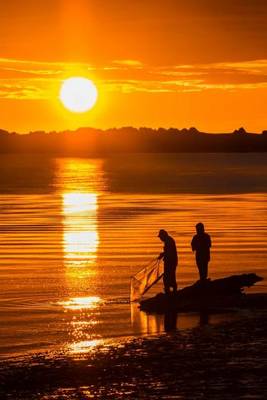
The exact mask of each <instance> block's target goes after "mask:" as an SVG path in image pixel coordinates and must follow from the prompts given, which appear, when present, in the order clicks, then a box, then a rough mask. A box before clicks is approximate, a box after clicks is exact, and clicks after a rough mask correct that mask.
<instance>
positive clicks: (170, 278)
mask: <svg viewBox="0 0 267 400" xmlns="http://www.w3.org/2000/svg"><path fill="white" fill-rule="evenodd" d="M158 237H159V238H160V240H161V241H162V242H163V243H164V248H163V252H162V253H160V255H159V257H158V259H159V260H160V259H162V258H163V261H164V274H163V283H164V290H165V293H166V294H169V293H170V288H172V289H173V292H176V291H177V283H176V267H177V263H178V256H177V250H176V244H175V241H174V239H173V238H172V237H171V236H170V235H168V232H166V231H165V230H164V229H161V230H160V231H159V234H158Z"/></svg>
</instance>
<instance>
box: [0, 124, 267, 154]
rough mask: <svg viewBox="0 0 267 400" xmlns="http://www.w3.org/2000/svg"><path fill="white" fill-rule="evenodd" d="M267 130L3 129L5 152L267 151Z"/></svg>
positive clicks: (1, 146)
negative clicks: (258, 131) (30, 130)
mask: <svg viewBox="0 0 267 400" xmlns="http://www.w3.org/2000/svg"><path fill="white" fill-rule="evenodd" d="M266 151H267V130H265V131H263V132H262V133H261V134H256V133H248V132H246V131H245V129H244V128H240V129H238V130H235V131H234V132H232V133H217V134H211V133H205V132H199V131H198V130H197V129H196V128H190V129H185V128H184V129H181V130H179V129H176V128H168V129H165V128H158V129H153V128H145V127H143V128H133V127H123V128H112V129H107V130H101V129H96V128H79V129H77V130H76V131H63V132H49V133H46V132H44V131H36V132H30V133H28V134H24V135H22V134H18V133H15V132H12V133H9V132H7V131H5V130H0V152H1V153H43V154H53V155H108V154H112V153H181V152H194V153H195V152H266Z"/></svg>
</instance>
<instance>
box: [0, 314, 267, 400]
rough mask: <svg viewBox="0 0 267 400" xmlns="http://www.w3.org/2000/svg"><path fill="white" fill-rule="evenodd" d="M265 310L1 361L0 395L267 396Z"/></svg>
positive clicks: (40, 398) (43, 399) (26, 399)
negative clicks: (71, 351) (86, 349)
mask: <svg viewBox="0 0 267 400" xmlns="http://www.w3.org/2000/svg"><path fill="white" fill-rule="evenodd" d="M266 328H267V313H266V311H263V310H262V311H259V312H256V313H250V314H243V315H242V317H241V318H240V319H239V320H236V321H232V322H227V323H223V324H219V325H213V326H210V325H206V326H202V327H198V328H195V329H193V330H187V331H181V332H179V331H176V332H171V333H168V334H163V335H160V336H156V337H148V338H138V339H129V340H127V341H125V342H121V343H120V344H117V345H116V346H114V345H106V346H100V347H98V348H95V349H94V351H92V352H91V353H87V354H81V355H79V356H78V355H77V356H76V357H75V358H73V357H70V356H69V355H68V354H66V353H62V352H58V353H42V354H37V355H35V356H31V357H28V358H22V359H19V358H17V359H13V360H8V361H2V362H1V364H0V376H1V378H0V379H1V382H0V383H1V385H0V387H1V389H0V395H1V399H12V400H16V399H23V400H32V399H34V400H35V399H37V400H48V399H49V400H50V399H53V400H63V399H66V400H67V399H79V400H81V399H83V400H86V399H212V400H214V399H266V397H267V382H266V369H267V357H266V355H267V352H266V350H267V339H266Z"/></svg>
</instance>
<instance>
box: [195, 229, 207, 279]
mask: <svg viewBox="0 0 267 400" xmlns="http://www.w3.org/2000/svg"><path fill="white" fill-rule="evenodd" d="M196 231H197V234H196V235H195V236H194V237H193V239H192V242H191V247H192V251H193V252H194V251H195V252H196V263H197V267H198V271H199V277H200V281H204V280H205V279H207V277H208V263H209V261H210V248H211V239H210V235H208V234H207V233H206V232H205V228H204V224H202V222H199V223H198V224H196Z"/></svg>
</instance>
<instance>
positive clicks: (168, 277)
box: [158, 222, 211, 294]
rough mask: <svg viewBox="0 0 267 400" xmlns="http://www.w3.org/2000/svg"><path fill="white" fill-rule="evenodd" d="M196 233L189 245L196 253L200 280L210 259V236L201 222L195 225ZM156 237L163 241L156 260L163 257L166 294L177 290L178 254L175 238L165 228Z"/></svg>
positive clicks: (203, 276) (205, 276)
mask: <svg viewBox="0 0 267 400" xmlns="http://www.w3.org/2000/svg"><path fill="white" fill-rule="evenodd" d="M196 232H197V233H196V235H194V236H193V239H192V242H191V247H192V251H193V252H195V255H196V264H197V267H198V271H199V278H200V282H203V281H205V280H206V279H207V277H208V264H209V261H210V248H211V238H210V235H209V234H208V233H206V232H205V227H204V224H202V222H199V223H198V224H197V225H196ZM158 237H159V238H160V240H161V241H162V242H163V243H164V247H163V252H162V253H160V255H159V256H158V260H161V259H163V262H164V273H163V284H164V291H165V293H166V294H169V293H171V289H172V292H173V293H176V292H177V282H176V267H177V264H178V255H177V249H176V243H175V240H174V239H173V238H172V237H171V236H170V235H169V234H168V232H167V231H165V229H161V230H160V231H159V234H158Z"/></svg>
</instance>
